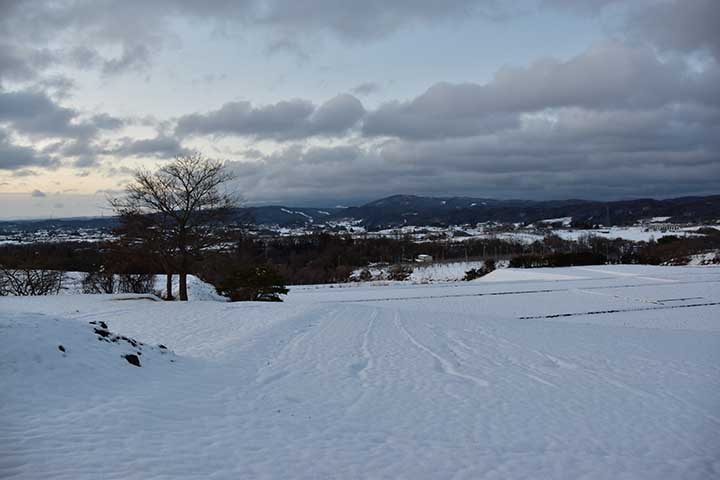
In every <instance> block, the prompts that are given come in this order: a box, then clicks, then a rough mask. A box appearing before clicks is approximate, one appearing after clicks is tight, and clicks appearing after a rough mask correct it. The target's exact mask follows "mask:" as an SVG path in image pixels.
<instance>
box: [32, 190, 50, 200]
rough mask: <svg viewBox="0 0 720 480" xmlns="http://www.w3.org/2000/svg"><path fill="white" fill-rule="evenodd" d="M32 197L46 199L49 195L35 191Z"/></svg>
mask: <svg viewBox="0 0 720 480" xmlns="http://www.w3.org/2000/svg"><path fill="white" fill-rule="evenodd" d="M31 195H32V196H33V197H35V198H45V197H47V193H45V192H43V191H41V190H33V191H32V193H31Z"/></svg>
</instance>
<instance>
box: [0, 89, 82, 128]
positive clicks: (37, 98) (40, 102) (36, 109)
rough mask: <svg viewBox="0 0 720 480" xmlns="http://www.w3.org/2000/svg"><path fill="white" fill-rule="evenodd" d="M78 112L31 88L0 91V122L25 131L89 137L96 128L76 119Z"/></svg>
mask: <svg viewBox="0 0 720 480" xmlns="http://www.w3.org/2000/svg"><path fill="white" fill-rule="evenodd" d="M78 115H79V113H78V112H77V111H76V110H74V109H72V108H66V107H62V106H60V105H59V104H58V103H56V102H55V101H53V100H52V99H51V98H50V97H49V96H48V95H47V94H45V93H43V92H36V91H31V90H18V91H5V92H3V91H0V123H9V124H10V125H11V126H12V127H13V128H14V129H15V130H17V131H19V132H21V133H24V134H27V135H41V136H48V137H74V138H77V137H89V136H92V135H94V133H95V132H96V128H95V127H94V126H93V125H91V124H87V123H79V122H76V119H77V117H78Z"/></svg>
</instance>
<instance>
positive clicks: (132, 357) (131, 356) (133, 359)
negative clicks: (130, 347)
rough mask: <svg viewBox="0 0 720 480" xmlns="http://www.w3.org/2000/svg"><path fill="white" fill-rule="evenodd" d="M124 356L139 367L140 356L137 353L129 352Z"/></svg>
mask: <svg viewBox="0 0 720 480" xmlns="http://www.w3.org/2000/svg"><path fill="white" fill-rule="evenodd" d="M123 358H124V359H125V360H127V362H128V363H129V364H130V365H135V366H136V367H139V366H140V359H139V358H138V356H137V355H134V354H132V353H129V354H127V355H123Z"/></svg>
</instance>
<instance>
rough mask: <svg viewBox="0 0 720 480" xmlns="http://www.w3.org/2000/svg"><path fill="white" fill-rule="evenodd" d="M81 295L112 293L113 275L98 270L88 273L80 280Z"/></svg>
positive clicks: (113, 288)
mask: <svg viewBox="0 0 720 480" xmlns="http://www.w3.org/2000/svg"><path fill="white" fill-rule="evenodd" d="M82 291H83V293H90V294H97V293H114V292H115V275H114V274H113V273H112V272H108V271H105V270H99V271H95V272H88V273H86V274H85V276H83V279H82Z"/></svg>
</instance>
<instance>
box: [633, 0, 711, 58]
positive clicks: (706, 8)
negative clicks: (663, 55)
mask: <svg viewBox="0 0 720 480" xmlns="http://www.w3.org/2000/svg"><path fill="white" fill-rule="evenodd" d="M627 27H628V29H629V30H630V32H631V33H632V34H635V35H636V36H638V37H639V38H644V39H647V40H649V41H650V42H652V43H653V44H654V45H656V46H658V47H660V48H663V49H668V50H679V51H684V52H692V51H695V50H699V49H708V50H709V51H710V52H711V53H712V54H713V55H714V57H715V58H716V59H717V60H720V2H718V1H717V0H690V1H688V0H671V1H667V2H654V3H652V4H650V5H646V6H644V7H643V8H636V9H634V10H633V12H632V14H631V15H630V16H629V18H628V21H627Z"/></svg>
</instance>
